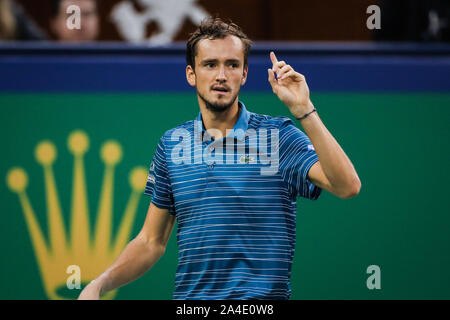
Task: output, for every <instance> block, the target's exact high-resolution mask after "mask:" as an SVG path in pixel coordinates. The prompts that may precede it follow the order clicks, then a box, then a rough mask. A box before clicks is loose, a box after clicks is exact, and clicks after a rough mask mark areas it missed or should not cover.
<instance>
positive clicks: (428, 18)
mask: <svg viewBox="0 0 450 320" xmlns="http://www.w3.org/2000/svg"><path fill="white" fill-rule="evenodd" d="M49 1H50V0H49ZM160 1H166V0H160ZM183 1H184V2H183ZM183 1H181V2H179V3H178V4H179V5H177V6H178V7H183V6H181V4H182V3H183V4H184V3H188V2H189V3H194V2H196V1H195V0H183ZM19 2H21V0H0V41H27V40H34V41H42V40H49V41H54V40H56V41H63V42H88V41H96V40H104V39H99V34H100V31H101V30H100V28H101V20H102V19H104V15H103V18H102V16H101V15H100V14H99V11H100V9H99V5H100V0H52V8H51V12H49V17H48V19H47V20H46V21H48V25H46V26H45V29H44V28H42V26H39V25H38V24H37V23H36V21H35V20H34V19H33V18H32V17H31V16H30V15H29V13H27V12H26V10H25V9H24V7H22V6H21V5H20V3H19ZM374 2H375V3H378V5H379V6H380V8H381V29H379V30H374V31H373V40H375V41H397V42H398V41H410V42H439V41H441V42H449V41H450V0H378V1H375V0H374ZM22 3H23V2H22ZM38 3H39V2H37V1H36V5H38ZM131 3H132V2H131V1H122V3H121V6H120V8H118V9H120V10H116V12H115V15H113V18H114V20H115V21H116V22H117V24H118V26H119V27H120V28H118V29H120V30H119V33H120V34H122V38H123V39H126V40H128V41H132V39H133V38H136V37H137V36H136V35H138V34H139V32H141V33H142V32H143V31H145V27H142V28H141V29H142V30H140V31H139V30H138V29H139V28H138V27H139V26H138V25H137V24H138V23H139V22H142V21H141V20H142V19H141V18H139V16H137V15H136V16H134V15H132V14H131V13H132V12H133V10H132V9H130V8H131ZM138 3H143V4H145V5H151V8H153V9H152V10H157V11H158V12H159V11H161V10H162V9H161V8H159V7H162V6H163V5H162V4H161V2H159V0H156V1H151V0H145V1H144V0H139V1H138ZM74 4H75V5H77V6H78V7H79V8H80V9H81V19H80V21H81V27H80V28H79V29H70V28H68V27H67V19H68V16H69V14H68V12H67V8H68V7H69V6H71V5H74ZM343 4H344V3H343ZM184 6H186V5H185V4H184ZM129 7H130V8H129ZM166 7H170V6H167V5H166ZM170 8H171V9H170ZM170 8H169V9H170V10H172V11H171V12H172V14H171V13H170V12H169V13H168V15H167V14H166V15H165V16H164V17H163V18H161V19H159V20H160V21H158V20H156V22H158V23H159V24H160V29H163V30H169V31H170V32H171V33H170V32H169V33H170V35H169V36H170V37H172V36H173V34H175V33H176V31H177V29H176V28H178V27H179V25H180V24H181V21H180V22H178V25H177V24H176V23H172V25H173V26H172V27H171V25H169V26H166V25H164V24H163V23H162V22H165V23H166V24H167V22H168V21H169V22H171V20H168V19H172V20H176V19H177V18H176V17H177V15H176V12H174V10H175V9H174V8H173V7H170ZM126 9H129V10H126ZM165 10H166V11H167V8H165ZM191 10H192V14H191V15H192V17H191V20H194V21H195V22H196V20H199V19H201V17H202V14H203V15H204V14H205V13H203V12H201V8H199V7H194V6H193V5H191ZM175 11H176V10H175ZM117 15H121V16H120V17H118V16H117ZM147 15H149V16H155V15H153V13H152V12H149V13H148V14H147ZM180 16H181V15H180ZM168 17H171V18H168ZM119 18H120V19H119ZM138 18H139V19H138ZM196 23H197V22H196ZM161 27H164V28H161ZM171 28H172V29H173V30H170V29H171ZM138 31H139V32H138ZM128 34H132V36H129V37H127V36H126V35H128ZM124 35H125V36H124ZM160 35H164V33H163V32H162V33H161V34H160ZM169 36H167V37H166V38H167V39H166V40H167V41H171V39H170V37H169ZM138 38H139V37H138ZM140 38H143V37H140ZM140 38H139V39H138V40H139V41H140V40H142V39H140ZM164 39H165V38H164ZM275 40H276V39H275ZM299 40H300V39H299ZM330 40H332V39H330Z"/></svg>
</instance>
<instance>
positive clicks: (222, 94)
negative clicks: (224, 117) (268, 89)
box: [186, 36, 248, 112]
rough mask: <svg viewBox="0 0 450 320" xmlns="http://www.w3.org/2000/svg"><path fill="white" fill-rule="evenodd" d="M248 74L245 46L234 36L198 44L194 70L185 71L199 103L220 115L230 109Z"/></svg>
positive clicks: (188, 68) (201, 41)
mask: <svg viewBox="0 0 450 320" xmlns="http://www.w3.org/2000/svg"><path fill="white" fill-rule="evenodd" d="M247 72H248V68H247V67H246V68H244V44H243V43H242V41H241V39H239V38H238V37H235V36H227V37H225V38H224V39H215V40H209V39H203V40H200V41H199V42H198V43H197V56H196V57H195V70H194V69H193V68H192V67H191V66H188V67H187V68H186V76H187V79H188V82H189V84H190V85H191V86H195V87H196V89H197V94H198V96H199V102H200V103H204V104H205V106H206V107H207V108H208V109H210V110H211V111H214V112H223V111H225V110H227V109H228V108H230V107H231V106H232V105H233V103H234V102H235V101H236V98H237V96H238V95H239V91H240V88H241V86H242V85H244V83H245V81H246V79H247Z"/></svg>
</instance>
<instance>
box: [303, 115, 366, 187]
mask: <svg viewBox="0 0 450 320" xmlns="http://www.w3.org/2000/svg"><path fill="white" fill-rule="evenodd" d="M300 123H301V125H302V127H303V129H304V131H305V133H306V134H307V135H308V137H309V139H310V140H311V142H312V144H313V146H314V149H315V151H316V154H317V156H318V158H319V161H320V165H321V167H322V170H323V172H324V174H325V175H326V177H327V179H328V181H329V182H330V184H331V185H332V186H333V188H334V189H335V190H338V191H340V192H342V193H348V190H354V189H358V188H359V185H360V181H359V177H358V174H357V173H356V171H355V168H354V167H353V164H352V163H351V161H350V159H349V158H348V157H347V155H346V154H345V152H344V150H343V149H342V148H341V146H340V145H339V143H338V142H337V141H336V139H335V138H334V137H333V135H332V134H331V133H330V132H329V131H328V129H327V128H326V127H325V125H324V124H323V122H322V120H321V119H320V117H319V115H318V114H317V112H314V113H312V114H311V115H309V116H308V117H307V118H305V119H303V120H301V121H300ZM350 193H352V192H350Z"/></svg>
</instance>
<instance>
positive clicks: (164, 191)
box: [144, 138, 175, 215]
mask: <svg viewBox="0 0 450 320" xmlns="http://www.w3.org/2000/svg"><path fill="white" fill-rule="evenodd" d="M144 194H146V195H148V196H151V197H152V203H153V204H154V205H155V206H157V207H158V208H161V209H168V210H169V213H170V214H171V215H175V205H174V198H173V193H172V185H171V183H170V178H169V170H168V169H167V161H166V152H165V147H164V140H163V138H161V140H160V141H159V143H158V146H157V147H156V151H155V155H154V156H153V161H152V163H151V165H150V171H149V173H148V177H147V184H146V186H145V191H144Z"/></svg>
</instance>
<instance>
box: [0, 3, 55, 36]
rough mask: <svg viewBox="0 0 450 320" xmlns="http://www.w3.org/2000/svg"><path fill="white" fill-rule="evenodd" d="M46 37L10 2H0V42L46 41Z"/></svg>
mask: <svg viewBox="0 0 450 320" xmlns="http://www.w3.org/2000/svg"><path fill="white" fill-rule="evenodd" d="M46 39H47V36H46V35H45V33H44V32H42V31H41V30H40V29H39V28H38V27H37V26H36V25H35V23H34V22H33V21H32V20H30V18H29V17H28V16H27V15H26V14H25V12H24V10H23V9H22V7H20V6H19V5H18V4H16V3H15V2H14V1H12V0H0V40H46Z"/></svg>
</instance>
